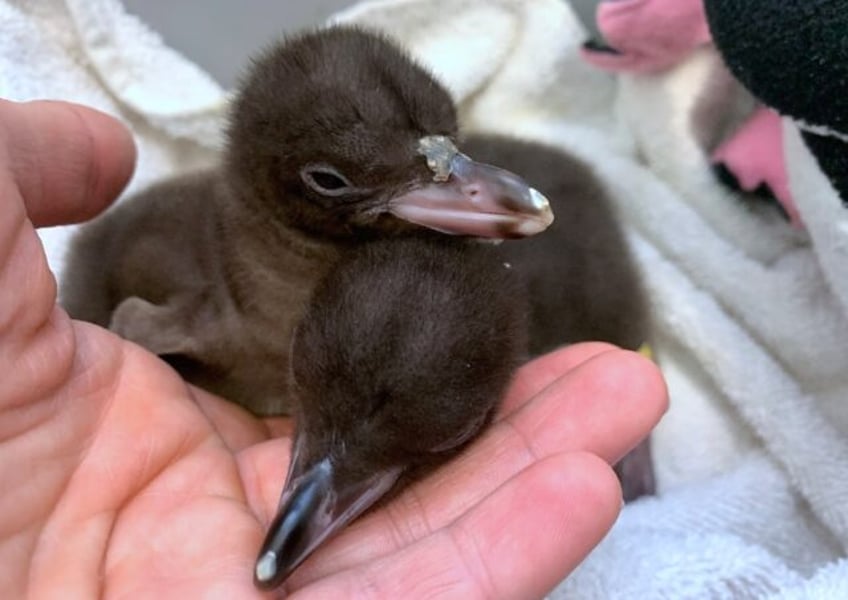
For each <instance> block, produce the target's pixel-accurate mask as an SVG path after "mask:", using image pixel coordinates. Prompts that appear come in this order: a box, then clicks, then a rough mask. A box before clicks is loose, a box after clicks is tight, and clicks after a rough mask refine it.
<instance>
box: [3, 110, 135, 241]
mask: <svg viewBox="0 0 848 600" xmlns="http://www.w3.org/2000/svg"><path fill="white" fill-rule="evenodd" d="M134 163H135V146H134V144H133V142H132V138H131V137H130V134H129V131H128V130H127V129H126V128H125V127H124V126H123V125H121V123H120V122H118V121H117V120H116V119H114V118H112V117H110V116H108V115H106V114H105V113H102V112H99V111H96V110H94V109H91V108H86V107H84V106H80V105H78V104H71V103H67V102H49V101H39V102H28V103H25V104H19V103H15V102H8V101H0V177H4V176H9V175H10V176H11V178H12V180H13V181H14V182H15V185H16V187H17V190H18V192H19V194H20V197H22V198H23V200H24V203H25V205H26V210H27V213H28V215H29V218H30V219H31V220H32V222H33V223H34V224H35V225H36V226H47V225H57V224H61V223H72V222H78V221H83V220H85V219H88V218H90V217H92V216H94V215H96V214H97V213H99V212H100V211H102V210H103V208H105V207H106V206H107V205H108V204H109V203H110V202H111V201H112V200H114V199H115V197H116V196H117V195H118V194H119V193H120V191H121V190H122V189H123V188H124V186H125V185H126V183H127V181H128V180H129V178H130V175H131V174H132V171H133V166H134ZM8 192H9V190H8V189H5V188H4V189H3V197H2V198H0V202H7V201H8V199H7V197H6V195H7V194H8Z"/></svg>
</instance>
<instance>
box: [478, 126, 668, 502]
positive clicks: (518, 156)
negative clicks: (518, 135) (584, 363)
mask: <svg viewBox="0 0 848 600" xmlns="http://www.w3.org/2000/svg"><path fill="white" fill-rule="evenodd" d="M463 147H464V148H467V149H468V152H470V153H472V154H473V155H474V156H476V157H478V158H480V160H483V161H492V162H495V163H497V164H499V165H503V166H504V168H507V169H510V170H511V171H513V172H515V173H517V174H518V175H520V176H521V177H523V178H524V179H526V180H527V181H528V182H529V183H530V184H531V185H533V186H534V187H535V188H537V189H538V190H539V191H540V192H541V193H542V194H544V195H545V196H546V197H547V198H548V200H549V201H550V203H551V208H552V209H553V211H554V214H555V215H556V219H555V220H554V222H553V224H552V225H551V226H550V227H549V228H548V229H547V230H546V231H544V232H542V233H540V234H538V235H536V236H534V237H532V238H528V239H524V240H520V241H519V240H506V241H505V242H504V243H503V244H501V245H500V246H499V247H498V251H499V252H500V253H501V256H502V257H503V260H504V262H505V263H506V264H508V265H509V266H510V267H511V268H512V269H513V271H514V272H515V274H516V275H517V276H518V277H519V278H520V279H521V280H522V282H523V284H524V286H525V288H526V293H527V298H528V302H529V308H530V324H529V342H528V343H529V348H530V353H531V354H532V355H538V354H543V353H545V352H549V351H551V350H553V349H554V348H556V347H558V346H562V345H565V344H572V343H576V342H583V341H604V342H610V343H612V344H615V345H617V346H621V347H622V348H627V349H629V350H637V349H640V347H642V346H643V345H644V344H646V343H647V342H649V341H650V333H651V319H650V310H649V305H648V299H647V296H646V293H645V290H644V289H643V287H642V282H641V279H640V277H639V272H638V269H637V267H636V264H635V263H634V261H633V258H632V257H631V255H630V250H629V247H628V245H627V240H626V239H625V235H624V231H623V229H622V227H621V225H620V223H619V220H618V218H617V215H616V213H615V210H614V207H613V206H612V203H611V201H610V198H609V195H608V194H607V192H606V190H605V189H604V188H603V186H602V184H601V182H600V181H599V180H598V178H597V177H596V176H595V174H594V173H593V171H592V169H591V168H590V167H589V166H588V165H586V164H584V163H583V162H582V161H581V160H579V159H578V158H576V157H574V156H572V155H570V154H567V153H564V152H562V151H560V150H557V149H555V148H551V147H547V146H545V145H542V144H538V143H535V142H529V141H521V140H518V139H514V138H506V137H500V136H491V135H486V136H482V135H479V136H472V137H470V138H469V139H467V140H466V141H465V143H464V144H463ZM616 472H617V473H618V476H619V479H620V480H621V484H622V490H623V493H624V498H625V500H633V499H636V498H638V497H640V496H644V495H649V494H653V493H654V490H655V481H654V470H653V461H652V458H651V451H650V441H649V440H647V439H646V440H645V441H643V442H642V443H641V444H640V445H638V446H637V447H636V448H635V449H634V450H632V451H631V452H630V454H628V455H627V456H625V457H624V458H623V459H622V461H621V462H619V463H618V464H617V465H616Z"/></svg>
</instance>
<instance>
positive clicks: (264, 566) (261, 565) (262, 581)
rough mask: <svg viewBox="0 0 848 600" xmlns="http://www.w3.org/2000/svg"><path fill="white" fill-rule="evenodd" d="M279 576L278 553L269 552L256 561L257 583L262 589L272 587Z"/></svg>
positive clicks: (255, 574)
mask: <svg viewBox="0 0 848 600" xmlns="http://www.w3.org/2000/svg"><path fill="white" fill-rule="evenodd" d="M276 575H277V553H276V552H273V551H268V552H266V553H265V554H263V555H262V556H261V557H259V560H257V561H256V570H255V571H254V576H255V578H256V583H257V584H258V585H260V586H262V587H265V586H267V585H270V584H271V582H273V581H274V579H275V577H276Z"/></svg>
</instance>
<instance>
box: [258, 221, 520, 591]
mask: <svg viewBox="0 0 848 600" xmlns="http://www.w3.org/2000/svg"><path fill="white" fill-rule="evenodd" d="M525 318H526V316H525V308H524V304H523V296H522V294H521V292H520V291H519V288H518V287H517V283H516V282H515V281H514V279H513V273H512V272H511V271H509V270H507V269H506V268H504V266H503V264H502V261H499V260H497V259H496V257H495V249H493V248H491V247H489V246H482V245H477V244H462V243H455V242H452V241H450V240H444V238H442V239H441V240H438V239H437V240H430V241H425V240H422V239H416V238H410V239H404V240H394V241H380V242H374V243H370V244H366V245H365V247H364V248H362V249H358V250H356V251H355V252H354V256H353V258H352V259H350V260H347V261H346V262H344V263H343V264H342V265H341V266H340V267H338V268H336V269H335V270H334V271H333V272H331V274H330V275H328V276H327V278H326V279H325V280H324V282H323V283H322V284H321V285H320V286H319V288H318V289H317V291H316V293H315V295H314V297H313V300H312V302H311V304H310V307H309V309H308V310H307V313H306V316H305V317H304V319H303V321H302V322H301V324H300V326H299V328H298V331H297V333H296V336H295V340H294V346H293V357H294V358H293V364H292V376H293V379H294V387H295V391H296V394H297V396H298V405H299V408H298V411H297V413H296V416H297V436H296V439H295V442H294V446H293V452H292V462H291V465H290V468H289V473H288V478H287V480H286V484H285V488H284V490H283V495H282V499H281V502H280V508H279V512H278V514H277V516H276V518H275V519H274V521H273V522H272V524H271V526H270V530H269V533H268V535H267V537H266V540H265V543H264V545H263V547H262V550H261V551H260V554H259V559H258V562H257V569H256V583H257V585H258V586H260V587H262V588H271V587H274V586H275V585H278V584H279V583H281V582H282V581H283V580H284V579H285V578H286V577H288V576H289V574H291V572H292V571H293V570H294V569H295V568H296V567H297V566H298V565H299V564H300V563H301V562H302V561H303V560H305V559H306V558H307V557H308V556H309V555H310V554H311V553H312V552H313V551H314V550H315V549H316V548H317V547H318V546H319V545H320V544H321V543H322V542H323V541H324V540H325V539H326V538H327V537H329V536H330V535H332V534H333V533H335V532H337V531H338V530H339V529H341V528H342V527H344V526H345V525H346V524H347V523H349V522H350V521H351V520H353V519H355V518H356V517H357V516H359V515H360V514H361V513H362V512H364V511H365V510H367V509H368V508H369V507H370V506H372V505H373V504H374V503H375V502H376V501H378V500H379V499H380V498H381V497H383V496H384V495H385V494H387V493H388V492H390V491H391V492H393V493H396V492H398V491H399V490H400V488H401V487H402V486H404V485H406V484H407V483H408V482H409V481H410V479H411V478H412V477H413V473H415V472H416V471H417V472H419V473H420V471H421V470H422V469H426V468H432V467H434V466H436V465H438V464H440V463H443V462H445V461H446V460H448V459H449V458H450V457H452V456H453V455H455V454H456V453H457V452H458V451H459V450H461V449H462V448H463V447H464V446H465V445H466V444H467V443H468V442H470V441H471V440H472V439H474V438H475V437H476V436H477V435H478V434H479V433H480V432H481V431H482V430H483V428H484V426H485V425H486V423H487V422H488V421H489V419H490V418H491V415H492V413H493V412H494V409H495V408H496V406H497V404H498V402H499V400H500V398H501V396H502V394H503V392H504V390H505V387H506V385H507V383H508V381H509V379H510V377H511V374H512V372H513V370H514V369H515V367H517V365H518V364H519V362H520V360H521V359H522V358H523V356H524V352H525V348H526V343H525V335H526V333H525V332H526V321H525Z"/></svg>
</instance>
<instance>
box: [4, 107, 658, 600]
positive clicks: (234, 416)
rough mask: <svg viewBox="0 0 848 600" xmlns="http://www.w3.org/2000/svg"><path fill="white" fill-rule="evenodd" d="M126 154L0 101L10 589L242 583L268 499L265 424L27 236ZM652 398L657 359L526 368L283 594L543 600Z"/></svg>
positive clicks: (73, 122) (79, 213)
mask: <svg viewBox="0 0 848 600" xmlns="http://www.w3.org/2000/svg"><path fill="white" fill-rule="evenodd" d="M132 156H133V152H132V143H131V141H130V137H129V135H128V133H127V132H126V130H125V129H124V128H123V127H121V126H120V124H119V123H117V122H116V121H115V120H114V119H111V118H109V117H108V116H105V115H103V114H101V113H97V112H96V111H92V110H90V109H86V108H85V107H81V106H69V105H67V104H65V103H61V102H49V103H45V102H33V103H27V104H15V103H9V102H0V188H1V189H3V190H4V193H3V194H0V204H2V207H0V208H2V210H0V248H2V249H3V251H2V252H0V290H14V293H8V294H0V355H2V356H4V357H5V360H7V361H9V365H10V368H9V369H8V370H7V371H6V373H5V376H4V377H2V378H0V417H2V418H0V423H2V424H3V427H2V428H0V473H3V481H4V485H5V487H4V490H5V491H4V494H3V496H2V501H3V502H6V503H8V504H9V507H10V508H9V510H2V511H0V531H3V532H13V533H6V534H3V535H2V536H0V552H2V555H3V557H4V559H3V560H2V561H0V580H2V581H3V582H4V593H5V594H7V595H8V596H9V597H14V598H24V597H42V596H45V597H47V596H55V595H56V594H57V593H61V594H64V595H66V596H73V597H90V596H97V595H102V596H104V597H112V596H120V597H139V596H142V597H159V598H171V597H177V598H194V597H206V596H216V597H225V598H258V597H260V594H258V593H257V592H256V590H254V589H253V584H252V582H251V572H252V571H253V560H252V559H253V556H254V553H255V551H256V546H257V544H258V542H259V539H260V536H261V535H262V533H263V532H262V526H261V524H260V519H261V516H262V515H267V514H268V513H269V512H272V511H273V510H274V507H275V505H276V502H277V495H276V493H275V492H273V491H269V490H267V488H266V487H265V483H264V482H267V481H273V480H275V478H278V477H279V469H280V457H281V456H285V453H286V445H287V442H286V441H285V440H284V439H279V438H278V439H274V440H269V437H270V436H272V435H273V434H274V433H275V432H276V435H277V436H279V435H281V432H280V430H279V429H274V425H273V423H272V421H271V420H260V419H257V418H254V417H251V416H249V415H247V414H246V413H244V411H241V410H238V409H237V408H236V407H235V406H233V405H232V404H230V403H229V402H224V401H222V400H220V399H218V398H215V397H213V396H211V395H209V394H205V393H204V392H202V391H201V390H198V389H196V388H192V387H190V386H186V385H185V384H184V382H182V381H181V380H180V379H179V378H178V377H177V376H176V375H175V374H174V372H173V371H172V370H171V369H169V368H167V367H166V366H165V365H163V364H162V362H161V361H159V360H156V359H155V358H154V357H153V356H151V355H150V354H149V353H147V352H145V351H143V350H141V349H140V348H138V347H137V346H135V345H134V344H130V343H127V342H125V341H123V340H121V339H120V338H118V337H116V336H114V335H111V334H109V333H108V332H106V331H104V330H103V329H102V328H99V327H93V326H90V325H87V324H85V323H80V322H72V321H70V320H69V319H67V315H65V313H64V311H62V310H61V309H60V308H59V307H58V306H56V297H55V287H54V280H53V278H52V276H51V274H50V272H49V270H48V267H47V262H46V258H45V256H44V253H43V251H42V247H41V246H40V244H39V243H38V238H37V235H36V233H35V231H34V230H33V224H35V225H36V226H38V225H45V226H46V225H55V224H59V223H64V222H76V221H79V220H83V219H86V218H90V216H91V214H92V213H93V212H97V211H98V210H100V209H102V207H103V206H104V205H105V204H107V203H108V202H109V201H111V200H112V199H113V198H114V195H115V194H117V191H118V190H119V188H120V187H121V186H122V185H123V184H124V182H125V181H126V179H127V178H128V176H129V173H130V172H131V170H132ZM33 165H34V166H35V169H34V170H33V169H32V166H33ZM24 167H26V168H24ZM92 173H99V174H100V176H99V177H97V178H93V177H91V174H92ZM22 282H26V285H21V284H22ZM18 366H21V367H25V368H18ZM625 382H626V383H625ZM665 402H666V401H665V397H664V390H663V387H662V380H661V378H660V377H659V375H658V373H657V371H656V369H655V368H654V367H653V366H652V365H650V364H649V363H647V362H646V361H643V360H640V359H638V358H635V357H633V356H632V355H630V354H629V353H624V352H620V351H617V350H614V349H610V348H608V347H599V346H596V345H578V346H572V347H569V348H566V349H564V350H561V351H558V352H557V353H554V354H551V355H548V356H546V357H543V358H541V359H539V360H537V361H534V362H533V363H530V364H529V365H527V366H525V367H523V368H522V369H521V370H520V371H519V374H518V377H517V379H516V380H515V381H514V383H513V385H512V387H511V391H510V392H509V393H508V394H507V399H506V407H505V409H504V411H503V412H502V413H501V414H500V415H499V416H498V417H497V418H496V421H495V423H494V424H493V426H492V427H490V428H489V429H487V431H486V433H485V434H484V435H483V437H482V438H481V439H479V440H477V442H475V443H474V444H473V445H472V447H470V448H469V449H468V451H467V452H466V453H464V454H463V456H462V459H461V460H460V461H457V462H454V463H453V464H451V465H448V466H447V467H445V468H443V469H441V470H440V472H439V476H438V477H431V478H428V479H427V480H426V481H423V482H420V483H419V484H416V485H415V489H414V490H413V491H411V492H410V493H409V494H407V497H408V498H409V499H408V500H406V501H404V500H403V498H398V502H397V503H396V504H395V506H394V507H393V508H392V510H391V511H390V510H387V509H384V508H381V509H379V510H376V511H374V512H373V513H372V515H371V516H370V517H369V519H368V520H367V521H366V522H363V523H362V526H361V527H359V528H357V529H356V530H348V531H346V532H345V533H343V534H342V535H341V536H339V538H337V540H336V543H335V544H334V545H332V547H328V548H327V549H326V551H325V552H324V553H323V554H322V556H316V557H314V558H313V559H312V560H310V561H309V564H308V565H304V569H306V568H307V567H308V571H307V572H304V573H303V574H304V575H305V576H308V578H307V577H305V578H303V579H301V580H300V581H299V582H297V583H294V582H292V586H291V588H290V591H300V592H303V593H304V594H310V593H311V594H312V595H313V596H315V597H341V596H345V595H347V596H351V595H354V596H355V595H358V594H366V593H367V594H370V595H371V596H372V597H375V596H376V597H385V598H398V597H401V598H403V597H410V596H411V595H412V594H416V593H417V594H421V593H428V592H430V591H438V592H441V593H447V594H454V595H457V596H460V597H469V596H482V595H486V594H488V595H491V596H495V597H520V598H526V597H539V596H542V595H544V594H545V593H546V592H547V591H548V590H549V589H551V588H552V587H553V586H554V585H556V583H557V582H559V581H560V580H561V579H562V578H563V577H565V576H566V575H567V574H568V572H570V571H571V570H572V569H573V568H575V567H576V565H577V564H578V563H579V562H580V561H581V560H582V559H583V557H585V555H586V554H587V553H588V552H589V551H590V550H591V549H592V548H593V547H594V545H595V544H596V543H597V542H598V541H599V540H600V539H601V537H603V535H604V534H605V533H606V531H607V530H608V528H609V527H610V526H611V524H612V522H613V521H614V519H615V517H616V515H617V512H618V509H619V506H620V499H619V496H618V488H617V485H616V483H615V480H614V479H613V477H612V475H611V473H610V471H609V468H608V467H607V466H606V462H609V461H614V460H615V459H616V458H617V457H618V456H620V455H621V454H622V453H623V452H624V451H625V450H626V449H627V448H628V447H629V446H631V445H632V444H633V443H634V442H635V440H637V439H639V438H640V437H641V436H643V435H644V434H645V433H646V432H647V431H648V430H649V429H650V428H651V427H652V426H653V425H654V424H655V423H656V421H657V419H658V418H659V416H660V414H661V412H662V410H663V409H664V407H665ZM564 431H565V432H570V433H569V434H568V435H564V434H563V432H564ZM529 440H532V445H531V446H528V445H527V444H528V441H529ZM596 455H597V456H596ZM22 465H35V466H36V470H35V471H34V470H33V469H31V468H22ZM412 498H414V501H413V500H412ZM530 499H532V500H530ZM425 518H426V522H427V524H428V526H429V529H427V530H426V531H425V530H423V529H422V530H416V531H410V532H409V535H408V536H405V537H401V538H399V537H398V536H397V535H396V534H397V530H396V529H394V528H393V523H394V522H395V520H399V521H403V522H416V523H423V522H425V521H424V520H425ZM551 531H556V532H558V535H551ZM564 540H567V542H564ZM475 548H485V552H481V553H479V554H477V555H475V554H473V553H474V549H475ZM469 553H471V554H469ZM446 565H455V566H456V567H457V570H451V569H447V570H446V569H445V566H446ZM483 581H485V582H487V585H486V587H485V588H483V587H481V582H483ZM422 585H423V586H424V587H422ZM430 586H432V587H430ZM58 590H61V592H58ZM262 597H264V596H262Z"/></svg>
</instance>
